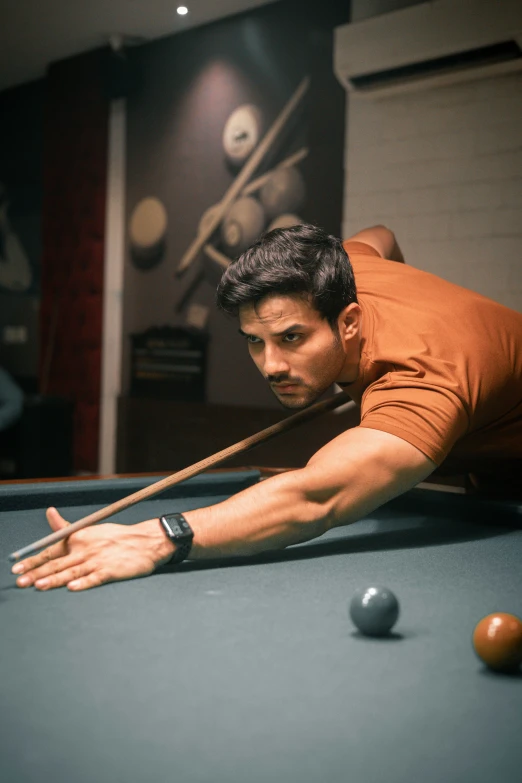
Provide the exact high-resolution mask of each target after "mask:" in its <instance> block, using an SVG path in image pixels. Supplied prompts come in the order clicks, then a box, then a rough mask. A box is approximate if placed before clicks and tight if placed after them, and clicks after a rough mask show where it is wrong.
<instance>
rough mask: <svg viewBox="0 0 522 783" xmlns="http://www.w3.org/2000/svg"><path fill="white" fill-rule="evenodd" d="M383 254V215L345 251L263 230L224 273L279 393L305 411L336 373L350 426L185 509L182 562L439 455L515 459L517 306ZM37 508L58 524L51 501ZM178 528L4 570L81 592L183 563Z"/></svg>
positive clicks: (346, 503) (346, 511) (323, 240)
mask: <svg viewBox="0 0 522 783" xmlns="http://www.w3.org/2000/svg"><path fill="white" fill-rule="evenodd" d="M347 254H348V255H347ZM348 257H349V259H350V261H351V263H350V261H349V260H348ZM393 260H396V261H402V260H403V259H402V254H401V252H400V250H399V248H398V245H397V242H396V240H395V237H394V235H393V233H392V232H391V231H389V230H388V229H386V228H384V227H382V226H378V227H375V228H372V229H367V230H365V231H362V232H360V233H359V234H357V235H355V236H354V237H352V239H351V240H349V241H347V242H346V243H345V245H344V248H343V246H342V243H341V242H340V240H337V239H335V238H334V237H331V236H328V235H326V234H325V233H324V232H322V231H321V230H319V229H317V228H314V227H313V226H297V227H295V228H290V229H283V230H276V231H273V232H270V233H269V234H266V235H265V236H264V237H263V238H262V239H261V240H260V241H259V242H257V243H256V244H255V245H253V247H251V248H250V249H249V250H248V251H247V252H246V253H244V254H243V256H242V257H241V258H240V259H239V260H238V261H237V262H235V263H234V264H232V265H231V266H230V267H229V269H228V270H227V272H226V273H225V274H224V275H223V278H222V280H221V283H220V285H219V288H218V304H219V305H220V307H221V308H222V309H224V310H225V312H228V313H230V314H232V315H234V314H237V315H238V316H239V322H240V331H241V333H242V335H243V336H244V337H245V340H246V342H247V344H248V350H249V352H250V355H251V356H252V359H253V360H254V362H255V364H256V365H257V367H258V369H259V370H260V372H261V374H262V375H263V377H264V378H265V379H266V380H267V381H268V383H269V384H270V386H271V388H272V390H273V392H274V393H275V395H276V396H277V397H278V399H279V400H280V401H281V402H282V403H283V405H285V406H286V407H288V408H302V407H305V406H307V405H309V404H310V403H312V402H313V401H314V400H316V399H317V398H318V397H319V396H320V395H321V394H322V393H323V392H325V391H326V390H327V389H328V388H329V387H330V386H331V384H332V383H334V382H337V383H338V384H340V385H341V386H343V387H345V388H346V389H347V391H348V393H349V395H350V396H351V397H352V399H353V400H354V401H355V402H356V403H357V404H358V405H360V408H361V423H360V425H359V426H358V427H355V428H353V429H350V430H348V431H346V432H344V433H342V434H341V435H339V436H338V437H337V438H334V440H332V441H331V442H330V443H328V444H327V445H326V446H324V447H323V448H322V449H321V450H320V451H318V452H317V453H316V454H315V455H314V456H313V457H312V459H311V460H310V461H309V463H308V464H307V465H306V467H304V468H302V469H299V470H295V471H292V472H289V473H284V474H281V475H278V476H275V477H273V478H271V479H268V480H267V481H265V482H263V484H262V485H258V486H254V487H251V488H249V489H247V490H245V491H244V492H241V493H240V494H239V495H236V496H234V497H232V498H230V499H228V500H226V501H225V502H223V503H220V504H218V505H215V506H211V507H210V508H203V509H197V510H194V511H189V512H186V513H184V515H183V516H184V518H185V521H186V523H188V526H189V527H190V528H191V529H192V531H193V540H192V548H191V549H190V554H189V557H190V558H191V559H205V558H216V557H220V556H230V555H252V554H257V553H259V552H263V551H267V550H273V549H278V548H283V547H286V546H289V545H291V544H296V543H299V542H303V541H307V540H309V539H312V538H314V537H316V536H320V535H321V534H322V533H324V532H326V531H327V530H329V529H330V528H332V527H335V526H340V525H346V524H349V523H351V522H355V521H356V520H358V519H360V518H361V517H363V516H365V515H366V514H368V513H369V512H371V511H372V510H373V509H375V508H377V507H378V506H380V505H381V504H383V503H385V502H386V501H388V500H390V499H391V498H393V497H395V496H396V495H399V494H401V493H402V492H405V491H406V490H408V489H409V488H411V487H413V486H414V485H415V484H417V483H418V482H420V481H422V480H424V479H425V478H427V476H429V475H430V473H432V472H433V470H434V469H435V468H436V467H437V466H438V465H440V464H441V463H443V462H445V460H446V458H447V457H448V455H451V456H452V457H454V458H461V459H464V461H466V460H471V459H472V458H473V459H474V460H475V459H477V458H487V460H488V461H489V462H491V461H493V462H495V461H499V462H502V461H505V460H509V461H510V463H511V464H521V463H520V462H518V463H517V460H519V461H520V460H522V315H519V314H517V313H515V312H512V311H510V310H508V309H507V308H504V307H502V306H501V305H498V304H496V303H494V302H492V301H490V300H488V299H486V298H484V297H481V296H479V295H478V294H474V293H472V292H471V291H467V290H465V289H463V288H459V287H457V286H454V285H452V284H450V283H447V282H445V281H444V280H441V279H439V278H437V277H435V276H433V275H429V274H427V273H424V272H421V271H419V270H416V269H414V268H411V267H407V266H406V265H404V264H402V263H400V264H394V263H391V262H390V261H393ZM48 520H49V523H50V525H51V527H52V528H53V530H58V529H60V528H61V527H63V526H65V525H67V524H68V523H67V522H66V521H65V520H63V519H62V517H61V516H60V515H59V514H58V512H57V511H56V510H55V509H49V511H48ZM167 532H168V531H167ZM176 540H178V541H181V539H176V537H175V536H174V537H173V540H171V538H169V537H168V536H167V534H166V532H165V529H164V527H162V525H161V524H160V521H159V520H158V519H152V520H147V521H145V522H141V523H139V524H137V525H134V526H131V527H127V526H121V525H114V524H110V523H108V524H104V525H102V526H100V527H96V528H88V529H85V530H82V531H80V532H78V533H75V534H74V535H72V536H71V537H70V538H69V539H68V541H67V542H61V543H59V544H57V545H56V546H54V547H51V548H49V549H48V550H46V551H44V552H43V553H41V554H39V555H37V556H35V557H32V558H29V559H28V560H27V561H25V562H24V563H21V564H19V565H18V566H15V567H14V569H13V570H14V571H15V573H21V572H22V571H23V572H24V576H23V577H19V578H18V580H17V584H18V585H19V586H22V587H23V586H29V585H32V584H34V585H35V586H36V587H37V588H38V589H49V588H52V587H59V586H63V585H67V586H68V587H69V589H71V590H83V589H86V588H89V587H93V586H97V585H100V584H103V583H104V582H108V581H113V580H117V579H127V578H132V577H135V576H143V575H146V574H149V573H151V572H152V571H154V569H155V568H156V567H158V566H159V565H162V564H165V563H167V562H169V560H171V558H174V561H176V560H180V559H181V558H182V557H184V556H185V555H186V554H187V551H188V549H189V546H186V547H185V544H183V545H181V544H176ZM184 549H185V551H184ZM17 568H18V570H17Z"/></svg>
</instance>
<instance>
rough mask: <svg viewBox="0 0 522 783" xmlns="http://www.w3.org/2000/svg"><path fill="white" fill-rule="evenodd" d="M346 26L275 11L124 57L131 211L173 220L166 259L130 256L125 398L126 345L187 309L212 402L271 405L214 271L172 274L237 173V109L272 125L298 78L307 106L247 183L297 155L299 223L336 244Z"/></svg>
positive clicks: (329, 13)
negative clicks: (196, 313)
mask: <svg viewBox="0 0 522 783" xmlns="http://www.w3.org/2000/svg"><path fill="white" fill-rule="evenodd" d="M348 18H349V3H348V2H343V3H336V2H325V3H322V7H320V8H319V9H317V8H316V4H314V3H311V2H306V1H305V2H299V3H296V2H294V0H292V1H291V2H290V1H289V2H279V3H275V4H273V5H270V6H265V7H263V8H261V9H258V10H257V11H255V12H250V13H248V14H244V15H241V16H237V17H233V18H229V19H226V20H224V21H222V22H220V23H214V24H212V25H208V26H206V27H203V28H198V29H196V30H193V31H189V32H187V33H183V34H179V35H176V36H173V37H170V38H166V39H163V40H161V41H158V42H154V43H151V44H150V45H147V46H144V47H141V48H140V49H136V50H134V51H133V52H131V59H132V70H133V74H134V87H133V89H132V90H131V92H130V94H129V97H128V101H127V106H128V139H127V145H128V146H127V160H128V166H127V208H128V217H129V218H130V216H131V214H132V211H133V209H134V207H135V206H136V204H137V203H138V202H139V201H140V200H141V199H142V198H145V197H147V196H154V197H156V198H159V199H161V201H162V202H163V203H164V205H165V207H166V210H167V214H168V219H169V223H168V230H167V237H166V249H165V253H164V258H163V261H162V262H161V263H160V264H158V265H157V266H155V267H154V268H152V269H149V270H146V271H143V270H140V269H137V268H135V267H134V266H133V265H132V263H131V253H130V250H129V249H128V252H127V265H126V272H125V300H124V334H125V335H126V337H125V340H126V345H125V346H124V348H125V361H124V388H127V387H128V381H129V350H128V349H129V339H128V336H129V335H130V334H131V333H133V332H140V331H142V330H144V329H146V328H148V327H150V326H155V325H163V324H175V323H182V322H183V317H184V309H183V307H182V308H181V311H180V304H181V303H183V302H185V301H186V300H187V299H188V301H189V302H192V303H197V304H202V305H206V306H208V307H209V308H210V316H209V322H208V329H209V332H210V337H211V341H210V363H209V375H208V378H209V380H208V388H207V399H208V401H209V402H211V403H218V404H232V405H240V404H245V403H248V404H250V405H253V406H268V407H269V406H278V403H277V402H276V401H275V400H274V398H273V397H272V394H271V392H270V391H269V390H268V389H267V388H266V387H265V384H264V383H263V382H261V381H260V379H259V375H258V373H257V370H256V369H255V368H254V366H253V364H252V362H251V360H250V359H249V357H248V355H247V352H246V349H245V346H244V343H243V340H242V339H241V338H240V337H239V335H238V333H237V324H236V323H235V322H231V321H229V320H227V319H225V317H224V316H223V315H221V314H220V313H218V312H217V311H216V309H215V307H214V304H213V300H214V291H215V286H216V283H217V280H218V279H219V272H218V270H217V267H213V268H210V265H209V264H208V262H205V261H204V260H203V259H202V258H201V257H200V258H199V259H198V260H197V261H196V262H195V263H194V264H193V265H192V266H191V267H190V269H189V270H188V271H187V272H186V273H185V274H184V275H183V276H182V277H177V276H176V274H175V273H176V269H177V266H178V264H179V261H180V259H181V257H182V256H183V254H184V252H185V251H186V249H187V248H188V246H189V245H190V244H191V242H192V241H193V239H194V237H195V235H196V233H197V228H198V223H199V220H200V218H201V215H202V213H203V212H204V211H205V210H206V209H207V208H208V207H210V206H211V205H213V204H215V203H216V202H218V201H220V200H221V199H222V198H223V196H224V194H225V192H226V191H227V189H228V188H229V187H230V185H231V183H232V182H233V181H234V179H235V177H236V176H237V173H238V172H237V171H234V170H233V169H231V167H230V166H229V164H228V163H227V161H226V160H225V156H224V153H223V150H222V133H223V128H224V125H225V122H226V120H227V118H228V116H229V115H230V114H231V112H232V111H233V110H234V109H235V108H237V107H238V106H239V105H241V104H245V103H254V104H256V105H258V106H259V107H260V108H261V111H262V113H263V115H264V117H265V120H266V125H265V127H266V126H270V125H271V124H272V122H273V121H274V120H275V118H276V117H277V115H278V113H279V112H280V111H281V109H282V108H283V107H284V105H285V104H286V103H287V102H288V100H289V98H290V97H291V95H292V94H293V93H294V91H295V90H296V88H297V87H298V85H299V83H300V82H301V80H302V79H303V77H305V76H307V75H308V76H309V77H310V79H311V84H310V89H309V91H308V94H307V97H306V99H305V101H304V102H303V104H302V105H301V106H300V108H299V109H298V110H297V111H296V113H295V116H294V117H293V120H292V121H291V122H290V123H289V124H288V126H287V128H286V131H285V133H284V134H283V135H282V137H281V139H280V141H279V142H278V144H276V145H275V147H274V148H273V149H272V151H271V153H270V154H269V155H268V156H267V158H266V159H265V160H264V161H263V164H262V165H261V166H260V168H259V169H258V170H257V171H256V174H255V175H254V176H257V175H259V174H262V173H263V171H266V170H269V169H271V168H272V167H273V166H274V165H275V164H276V163H277V162H279V161H280V160H282V159H283V158H285V157H286V156H287V155H289V154H291V153H292V152H294V151H296V150H297V149H300V148H301V147H303V146H308V147H309V148H310V155H309V157H308V158H307V159H306V160H305V161H303V162H302V163H301V164H300V170H301V171H302V173H303V175H304V178H305V181H306V185H307V192H308V196H307V200H306V203H305V205H304V207H303V209H302V210H301V212H300V215H301V217H302V218H303V219H304V220H307V221H310V222H314V223H317V224H319V225H321V226H323V227H324V228H326V229H327V230H329V231H330V232H333V233H336V234H339V232H340V230H341V220H342V192H343V179H344V177H343V149H344V109H345V100H344V92H343V90H342V89H341V87H340V86H339V85H338V84H337V82H336V80H335V77H334V75H333V68H332V58H333V29H334V27H335V26H336V25H338V24H343V23H346V22H347V21H348ZM202 269H203V270H204V272H205V276H204V278H203V280H199V283H198V285H197V286H196V287H195V288H194V290H193V291H192V293H191V295H190V296H189V297H188V298H187V297H186V294H187V291H188V290H189V289H191V286H192V284H193V283H194V282H195V280H196V279H199V278H198V275H199V274H200V273H201V270H202Z"/></svg>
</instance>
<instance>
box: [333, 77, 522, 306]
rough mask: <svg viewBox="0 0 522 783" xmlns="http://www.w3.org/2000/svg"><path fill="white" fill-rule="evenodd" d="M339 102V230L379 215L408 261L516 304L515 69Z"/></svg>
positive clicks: (520, 296)
mask: <svg viewBox="0 0 522 783" xmlns="http://www.w3.org/2000/svg"><path fill="white" fill-rule="evenodd" d="M347 111H348V119H347V137H346V155H345V168H346V187H345V214H344V225H343V228H344V236H345V237H347V236H349V235H350V234H353V233H355V232H356V231H358V230H360V229H361V228H364V227H366V226H369V225H374V224H376V223H384V224H385V225H387V226H388V227H389V228H391V229H392V230H394V231H395V233H396V235H397V238H398V241H399V243H400V245H401V247H402V249H403V252H404V255H405V257H406V261H407V263H410V264H412V265H413V266H417V267H419V268H421V269H426V270H428V271H430V272H434V273H435V274H438V275H440V276H441V277H445V278H447V279H448V280H451V281H453V282H455V283H458V284H459V285H465V286H466V287H468V288H471V289H473V290H475V291H478V292H480V293H482V294H485V295H486V296H489V297H491V298H492V299H496V300H497V301H499V302H501V303H502V304H505V305H507V306H508V307H512V308H514V309H517V310H520V311H522V75H521V74H512V75H508V76H502V77H495V78H492V79H482V80H479V81H475V82H468V83H462V84H457V85H453V86H449V87H439V88H436V89H426V90H421V91H418V92H413V93H409V94H405V95H402V96H394V97H390V98H385V99H380V100H368V99H366V98H362V97H350V99H349V101H348V109H347Z"/></svg>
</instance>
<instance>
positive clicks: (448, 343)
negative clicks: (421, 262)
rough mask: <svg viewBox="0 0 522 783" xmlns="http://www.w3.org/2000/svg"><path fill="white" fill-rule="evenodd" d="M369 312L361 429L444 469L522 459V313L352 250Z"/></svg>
mask: <svg viewBox="0 0 522 783" xmlns="http://www.w3.org/2000/svg"><path fill="white" fill-rule="evenodd" d="M344 248H345V250H346V252H347V253H348V256H349V258H350V261H351V264H352V267H353V271H354V275H355V282H356V286H357V297H358V300H359V304H360V306H361V309H362V344H361V361H360V367H359V377H358V379H357V380H356V381H355V383H353V384H350V385H349V386H348V387H347V388H346V391H347V392H348V394H349V395H350V396H351V397H352V398H353V399H354V400H355V402H356V403H358V404H359V405H360V406H361V424H360V426H361V427H369V428H370V429H376V430H382V431H384V432H389V433H391V434H392V435H397V436H398V437H399V438H402V439H403V440H405V441H408V443H411V444H412V445H413V446H416V447H417V448H418V449H419V450H420V451H422V452H423V453H424V454H426V456H428V457H429V458H430V459H431V460H433V462H435V463H436V464H437V465H440V464H441V463H442V462H443V461H444V460H445V459H446V457H447V456H448V455H449V454H450V452H451V456H452V458H453V457H457V458H458V459H459V461H466V460H468V459H471V460H472V461H477V460H479V461H480V460H482V459H486V460H491V459H517V460H518V459H522V314H520V313H517V312H515V311H514V310H509V309H508V308H507V307H504V306H502V305H500V304H497V303H496V302H493V301H491V300H490V299H487V298H486V297H484V296H480V295H479V294H475V293H473V292H472V291H468V290H467V289H465V288H461V287H460V286H457V285H453V284H452V283H448V282H447V281H445V280H442V279H441V278H439V277H436V276H435V275H432V274H429V273H427V272H422V271H420V270H419V269H415V268H413V267H411V266H407V265H405V264H400V263H395V262H393V261H388V260H386V259H383V258H381V257H380V256H379V254H378V253H377V251H376V250H374V249H373V248H372V247H370V246H369V245H366V244H363V243H361V242H355V241H347V242H345V243H344Z"/></svg>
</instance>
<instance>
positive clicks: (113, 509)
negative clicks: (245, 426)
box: [9, 392, 350, 562]
mask: <svg viewBox="0 0 522 783" xmlns="http://www.w3.org/2000/svg"><path fill="white" fill-rule="evenodd" d="M349 399H350V398H349V397H348V395H347V394H345V393H344V392H341V393H340V394H334V395H333V396H332V397H329V398H328V399H327V400H322V401H321V402H316V403H315V404H314V405H311V406H310V407H309V408H305V409H304V410H302V411H299V412H298V413H294V414H293V415H292V416H288V418H286V419H283V420H282V421H279V422H277V423H276V424H272V426H271V427H267V428H266V429H264V430H261V431H260V432H257V433H256V434H255V435H250V437H248V438H245V439H244V440H241V441H239V442H238V443H235V444H234V445H232V446H228V447H227V448H226V449H223V450H222V451H218V452H217V453H216V454H213V455H212V456H210V457H206V458H205V459H203V460H201V461H200V462H196V463H195V464H194V465H191V466H190V467H188V468H183V469H182V470H179V471H178V472H177V473H173V474H172V475H171V476H167V477H166V478H164V479H161V480H160V481H156V482H155V483H154V484H151V485H150V486H148V487H144V488H143V489H140V490H138V492H134V493H133V494H132V495H128V496H127V497H125V498H122V499H121V500H117V501H116V502H115V503H111V505H110V506H106V507H105V508H101V509H99V510H98V511H94V512H93V513H92V514H89V515H88V516H86V517H83V519H79V520H78V521H77V522H74V523H73V524H71V525H69V526H68V527H65V528H62V529H61V530H57V531H56V532H54V533H51V534H50V535H48V536H45V537H44V538H41V539H40V540H39V541H35V543H34V544H30V545H29V546H26V547H23V549H19V550H18V551H17V552H13V553H12V554H11V555H9V560H10V561H11V562H14V561H16V560H20V559H22V558H25V557H27V555H31V554H34V553H35V552H36V551H37V550H38V549H42V548H43V547H48V546H51V545H52V544H56V543H57V542H58V541H63V540H64V539H65V538H68V537H69V536H70V535H71V534H72V533H76V531H77V530H82V529H83V528H84V527H88V526H89V525H94V524H95V523H96V522H101V521H102V520H105V519H108V518H109V517H112V516H114V514H117V513H118V512H120V511H124V509H126V508H129V507H130V506H134V505H135V504H136V503H139V502H140V501H141V500H146V499H147V498H151V497H153V496H154V495H159V493H160V492H164V491H165V490H166V489H168V488H169V487H173V486H174V485H175V484H180V483H181V482H182V481H186V480H187V479H189V478H192V477H193V476H197V475H198V474H199V473H202V472H203V471H204V470H208V469H209V468H212V467H214V466H215V465H219V464H221V463H222V462H225V460H227V459H230V457H234V456H235V455H236V454H243V453H244V452H245V451H248V450H249V449H251V448H253V447H254V446H258V445H259V444H260V443H265V442H266V441H267V440H269V439H270V438H273V437H275V436H276V435H280V434H281V433H283V432H287V431H288V430H291V429H293V428H294V427H296V426H298V425H299V424H303V423H304V422H305V421H309V420H310V419H313V418H315V417H316V416H319V415H320V414H321V413H326V412H327V411H332V410H334V409H335V408H338V407H339V406H340V405H345V404H346V403H347V402H349Z"/></svg>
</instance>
